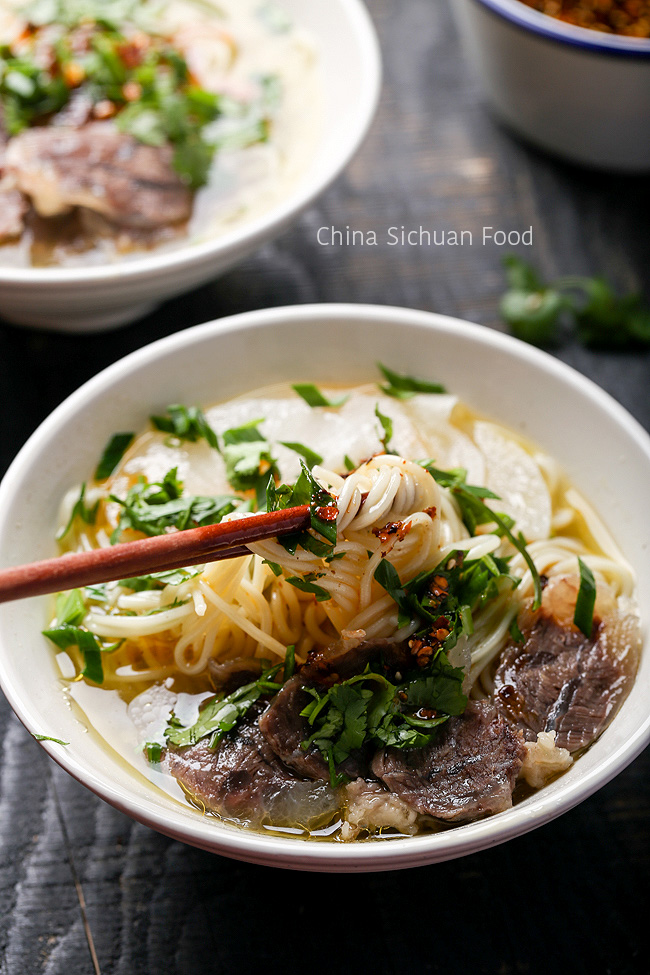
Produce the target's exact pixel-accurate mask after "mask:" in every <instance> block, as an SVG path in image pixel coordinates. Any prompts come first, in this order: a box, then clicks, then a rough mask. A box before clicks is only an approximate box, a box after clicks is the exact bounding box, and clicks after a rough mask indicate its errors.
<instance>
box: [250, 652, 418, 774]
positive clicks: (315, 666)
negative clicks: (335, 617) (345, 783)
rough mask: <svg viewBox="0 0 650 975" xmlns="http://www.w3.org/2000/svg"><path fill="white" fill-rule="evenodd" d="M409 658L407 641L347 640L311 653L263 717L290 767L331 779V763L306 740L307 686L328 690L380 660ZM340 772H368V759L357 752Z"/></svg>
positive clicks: (394, 663) (395, 663) (392, 662)
mask: <svg viewBox="0 0 650 975" xmlns="http://www.w3.org/2000/svg"><path fill="white" fill-rule="evenodd" d="M408 656H409V650H408V647H407V646H406V645H405V644H395V643H388V642H386V641H381V640H378V641H375V642H371V641H366V642H361V641H354V640H352V641H350V640H348V641H341V642H340V643H337V644H334V645H333V646H331V647H327V648H326V649H323V650H318V651H316V652H314V653H312V654H310V655H309V657H308V658H307V662H306V663H305V664H304V666H303V667H302V668H301V670H300V673H299V674H296V676H295V677H292V678H291V680H289V681H287V683H286V684H285V685H284V687H283V688H282V690H281V691H280V692H279V693H278V694H277V695H276V697H275V698H274V699H273V701H272V703H271V706H270V707H269V708H268V710H267V711H266V712H265V714H264V715H263V716H262V718H261V719H260V728H261V729H262V733H263V735H264V737H265V738H266V740H267V741H268V743H269V745H270V746H271V748H272V749H273V750H274V752H275V753H276V755H278V757H279V758H280V759H281V760H282V761H283V762H284V763H285V765H288V766H289V767H290V768H292V769H294V770H295V771H296V772H298V774H299V775H304V776H307V777H309V778H313V779H323V780H324V781H329V778H330V771H329V767H328V764H327V762H326V761H325V759H324V757H323V755H322V754H321V753H320V752H319V751H318V749H317V748H314V747H312V748H309V749H307V750H305V749H304V748H303V747H302V742H303V741H305V739H307V738H309V735H310V733H311V729H310V727H309V724H308V722H307V719H306V718H303V717H301V713H300V712H301V711H302V710H303V709H304V708H305V706H306V705H307V704H309V703H310V701H313V698H312V697H311V696H310V695H309V693H308V692H307V691H306V690H305V689H304V687H305V685H308V686H311V687H317V688H318V687H320V688H322V689H325V688H327V687H329V686H331V685H332V684H334V683H337V682H339V681H342V680H347V679H348V678H349V677H352V676H354V675H355V674H361V673H363V671H364V670H365V668H366V666H367V665H368V664H369V663H373V662H375V661H377V660H380V659H381V660H382V662H383V663H384V664H385V665H386V666H387V667H389V668H392V669H395V668H396V667H399V666H404V665H405V664H406V662H407V659H408ZM337 772H340V773H343V774H344V775H346V776H347V777H348V778H350V779H355V778H358V777H360V776H361V777H365V776H366V775H367V774H368V763H367V757H366V756H364V755H362V754H361V753H353V754H352V755H350V757H349V758H348V759H346V761H345V762H343V763H342V764H341V765H340V766H338V767H337Z"/></svg>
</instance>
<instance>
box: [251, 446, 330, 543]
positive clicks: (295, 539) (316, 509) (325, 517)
mask: <svg viewBox="0 0 650 975" xmlns="http://www.w3.org/2000/svg"><path fill="white" fill-rule="evenodd" d="M301 468H302V470H301V473H300V476H299V477H298V480H297V481H296V483H295V484H294V486H293V487H289V486H288V485H286V484H280V485H279V486H277V487H276V485H275V484H272V483H271V482H270V481H269V483H268V485H267V501H266V504H267V510H268V511H277V510H278V509H280V508H295V507H297V506H299V505H301V504H308V505H309V510H310V517H311V529H312V531H311V532H297V533H296V534H292V535H284V536H283V537H282V539H281V544H282V546H283V547H284V548H285V549H286V550H287V552H289V553H290V554H292V555H293V554H294V553H295V551H296V549H297V548H298V546H299V545H300V546H301V547H302V548H304V549H305V550H306V551H307V552H311V553H312V555H317V556H319V558H329V557H331V556H333V554H334V546H335V545H336V539H337V531H336V518H337V515H338V508H337V506H336V501H335V499H334V498H333V497H332V495H331V494H330V493H329V492H328V491H326V490H325V489H324V488H322V487H321V486H320V484H319V483H318V481H316V479H315V478H314V475H313V474H312V473H311V471H310V470H309V469H308V467H306V465H305V464H304V463H303V462H302V461H301ZM314 532H315V533H317V534H314Z"/></svg>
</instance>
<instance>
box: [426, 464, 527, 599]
mask: <svg viewBox="0 0 650 975" xmlns="http://www.w3.org/2000/svg"><path fill="white" fill-rule="evenodd" d="M419 463H420V464H422V466H423V467H424V468H425V469H426V470H427V471H429V473H430V474H431V476H432V477H433V478H434V479H435V480H436V481H437V482H438V483H439V484H441V485H442V486H443V487H446V488H448V489H449V490H450V491H451V493H452V495H453V496H454V498H455V499H456V502H457V503H458V506H459V508H460V512H461V518H462V519H463V522H464V524H465V526H466V528H467V530H468V531H469V533H470V535H473V534H474V533H475V531H476V528H477V526H478V525H485V524H490V523H491V522H494V523H495V524H496V525H497V528H498V532H497V534H498V535H499V536H500V537H503V536H505V537H506V538H507V539H508V541H509V542H510V544H511V545H513V546H514V548H515V549H516V550H517V551H518V552H519V554H520V555H521V556H522V558H523V560H524V562H525V563H526V565H527V566H528V569H529V570H530V574H531V576H532V579H533V587H534V590H535V597H534V601H533V608H534V609H538V608H539V606H540V605H541V602H542V583H541V579H540V575H539V572H538V570H537V567H536V566H535V563H534V562H533V560H532V558H531V555H530V553H529V551H528V548H527V546H526V539H525V538H524V536H523V535H522V534H521V532H519V533H518V534H517V535H515V534H514V533H513V531H512V526H513V521H512V518H510V516H509V515H505V514H499V513H498V512H496V511H494V510H493V509H492V508H490V507H488V505H486V504H485V501H484V498H492V499H495V500H499V499H498V495H495V494H494V492H492V491H490V490H489V488H485V487H479V486H477V485H474V484H467V483H466V482H465V477H466V476H467V472H466V471H464V470H462V469H460V468H458V469H456V470H452V471H441V470H438V468H436V467H434V466H433V465H432V464H431V462H430V461H426V460H425V461H419Z"/></svg>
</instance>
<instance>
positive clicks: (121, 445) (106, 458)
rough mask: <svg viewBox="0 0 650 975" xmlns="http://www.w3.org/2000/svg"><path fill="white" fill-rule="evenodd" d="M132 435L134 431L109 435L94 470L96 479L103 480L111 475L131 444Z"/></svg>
mask: <svg viewBox="0 0 650 975" xmlns="http://www.w3.org/2000/svg"><path fill="white" fill-rule="evenodd" d="M134 436H135V434H134V433H116V434H114V435H113V436H112V437H111V439H110V440H109V441H108V443H107V444H106V446H105V447H104V453H103V454H102V457H101V460H100V461H99V464H98V465H97V469H96V471H95V480H96V481H105V480H106V478H107V477H110V476H111V474H112V473H113V471H114V470H115V468H116V467H117V465H118V464H119V462H120V461H121V460H122V458H123V457H124V454H125V453H126V451H127V450H128V448H129V447H130V446H131V443H132V442H133V438H134Z"/></svg>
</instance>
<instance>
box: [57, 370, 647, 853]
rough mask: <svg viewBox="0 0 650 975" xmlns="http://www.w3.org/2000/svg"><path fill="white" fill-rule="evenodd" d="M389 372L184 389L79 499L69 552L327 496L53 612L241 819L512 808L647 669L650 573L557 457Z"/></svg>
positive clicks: (156, 758) (349, 833) (219, 804)
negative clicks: (209, 553)
mask: <svg viewBox="0 0 650 975" xmlns="http://www.w3.org/2000/svg"><path fill="white" fill-rule="evenodd" d="M384 379H385V382H383V383H382V384H381V385H379V386H378V385H376V384H369V385H367V386H363V387H355V388H351V389H341V390H321V389H318V388H317V387H315V386H312V385H311V384H297V385H296V386H295V387H293V388H292V387H288V386H287V387H284V386H283V387H273V388H270V389H264V390H260V391H257V392H254V393H252V394H250V395H249V396H246V397H241V398H238V399H235V400H232V401H231V402H228V403H225V404H219V405H216V406H214V407H211V408H208V409H206V410H205V411H204V412H202V411H201V410H200V409H198V408H196V407H194V406H179V405H174V406H170V407H169V408H168V410H167V411H166V412H165V413H162V414H161V415H157V416H154V417H152V423H151V427H150V429H148V430H146V431H143V432H142V433H140V434H138V435H137V436H133V437H132V436H131V435H130V434H126V435H121V436H120V437H119V438H115V440H114V441H113V442H112V443H111V445H110V449H108V450H107V451H106V452H105V454H104V456H103V457H102V461H101V463H100V465H99V467H98V470H97V471H96V473H95V479H94V480H92V481H89V482H88V483H87V484H85V485H84V486H81V487H80V486H77V487H75V488H73V489H71V491H70V493H69V495H68V496H67V497H66V499H64V503H63V506H62V513H61V522H60V529H59V538H60V543H61V546H62V548H63V549H64V550H65V549H78V548H88V547H94V546H97V545H110V544H114V543H115V542H116V541H127V540H129V539H131V538H137V537H141V535H142V534H143V533H144V534H158V533H161V532H164V531H170V530H175V529H177V528H183V527H188V526H190V525H195V524H208V523H212V522H215V521H218V520H222V519H224V518H225V519H236V518H238V517H241V516H242V515H243V514H245V513H248V512H250V511H254V510H257V509H259V508H262V507H265V508H273V507H283V506H288V505H292V504H299V503H309V504H310V505H311V510H312V527H311V529H310V530H309V531H308V532H306V533H303V534H301V535H299V536H296V537H293V538H289V539H288V540H287V539H283V540H282V541H280V540H272V541H267V542H264V543H257V544H253V545H250V546H249V548H250V552H251V554H250V555H247V556H245V557H240V558H237V559H232V560H229V561H223V562H217V563H212V564H210V565H207V566H205V567H196V568H188V569H186V570H179V571H175V572H171V573H158V574H154V575H152V576H148V577H140V578H138V579H130V580H122V581H121V582H120V583H110V584H107V585H104V586H97V587H89V588H88V589H85V590H81V591H75V592H73V593H71V594H64V595H61V596H59V597H58V599H57V607H56V611H55V617H54V619H53V620H52V623H51V625H50V627H49V628H48V630H47V631H46V632H47V635H48V636H49V638H50V639H51V640H52V641H53V642H54V643H55V644H56V646H57V647H58V648H59V651H60V653H59V662H60V665H61V669H62V672H63V675H64V676H63V678H62V679H63V681H64V686H65V688H66V694H67V695H68V696H69V699H70V702H71V705H72V706H73V707H75V708H79V709H81V711H82V712H83V713H84V714H85V715H86V717H87V720H88V722H90V725H91V726H92V727H93V728H94V730H95V732H96V733H97V734H99V735H100V736H101V737H102V738H103V739H104V740H105V741H106V742H107V743H108V745H109V746H110V747H111V748H113V749H115V750H116V751H117V752H119V753H120V754H121V756H122V758H123V760H124V761H126V762H128V763H129V764H130V765H132V766H133V767H134V768H136V769H138V771H140V772H141V773H143V774H144V775H146V776H147V777H148V778H149V779H150V780H151V781H153V782H155V783H156V784H157V785H159V786H160V787H161V788H164V789H165V790H166V791H168V792H170V793H171V794H172V795H175V796H177V797H178V798H180V799H183V800H189V801H190V802H191V803H193V804H195V805H196V806H198V807H199V808H200V809H202V810H205V811H207V812H209V813H210V814H211V815H214V816H216V817H218V818H220V819H222V820H225V821H228V822H232V823H236V824H239V825H244V826H253V827H255V828H262V829H265V830H275V831H282V832H288V833H290V834H294V833H295V834H298V835H302V836H305V835H311V836H314V837H327V838H332V839H335V840H339V841H352V840H358V839H363V838H367V837H371V838H374V837H387V836H399V835H411V834H414V833H418V832H421V831H425V830H432V829H440V828H443V827H445V826H453V825H456V824H459V823H464V822H470V821H472V820H475V819H478V818H482V817H483V816H486V815H491V814H497V813H499V812H501V811H503V810H505V809H507V808H509V807H510V805H511V804H512V802H513V801H515V802H516V801H517V798H518V797H520V796H523V795H525V794H526V793H527V792H529V791H530V790H531V789H537V788H541V787H543V786H544V784H545V783H546V782H548V781H550V780H551V779H553V778H554V777H555V776H557V775H559V774H561V773H562V772H563V771H564V770H565V769H567V768H568V767H569V766H570V765H571V764H572V763H573V762H574V761H575V760H579V757H580V755H581V753H582V752H583V751H584V750H585V749H586V748H588V747H589V744H590V743H591V742H592V741H593V740H594V739H595V738H596V737H598V736H599V735H600V734H601V732H602V731H603V730H604V728H605V727H606V725H607V724H608V723H609V721H610V720H611V718H612V717H613V715H614V714H615V713H616V710H617V709H618V707H619V706H620V704H621V703H622V701H623V700H624V698H625V696H626V695H627V693H628V691H629V688H630V686H631V682H632V681H633V678H634V674H635V671H636V666H637V659H638V653H639V636H638V622H637V619H636V614H635V602H634V586H635V583H634V577H633V574H632V572H631V570H630V568H629V567H628V565H627V564H626V562H625V560H624V558H623V557H622V555H621V553H620V552H619V551H618V549H617V546H616V544H615V543H614V541H613V540H612V539H611V537H610V536H609V533H608V532H607V529H606V528H605V526H604V525H603V524H602V522H601V521H600V519H599V518H598V516H597V515H596V514H595V513H594V512H593V511H592V510H591V508H590V507H589V505H588V504H587V503H586V501H585V500H584V499H583V498H582V497H581V496H580V495H579V494H578V492H577V491H576V490H575V489H574V488H573V487H572V486H571V485H570V484H569V483H568V482H567V481H566V479H565V477H564V475H563V473H562V471H561V470H560V469H559V468H558V465H557V464H556V463H555V462H554V461H553V459H552V458H550V457H548V456H547V455H545V454H542V453H541V452H540V451H539V450H537V449H536V448H535V447H534V446H531V445H530V444H529V443H527V442H524V441H522V440H521V439H520V438H519V437H517V436H516V435H515V434H514V433H513V432H512V431H509V430H507V429H505V428H503V427H502V426H500V425H497V424H495V423H492V422H490V421H488V420H486V419H484V418H482V417H480V416H477V415H476V414H474V413H473V412H472V411H471V410H469V409H468V408H467V407H466V406H465V405H463V404H462V403H460V402H459V401H458V399H457V398H456V397H455V396H453V395H451V394H448V393H446V392H444V391H442V389H441V388H440V387H438V386H437V385H436V384H435V383H429V382H423V381H422V380H414V379H412V378H411V377H404V376H399V375H397V374H395V373H392V372H391V371H390V370H385V375H384ZM99 452H101V449H100V450H99V451H98V453H99Z"/></svg>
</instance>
